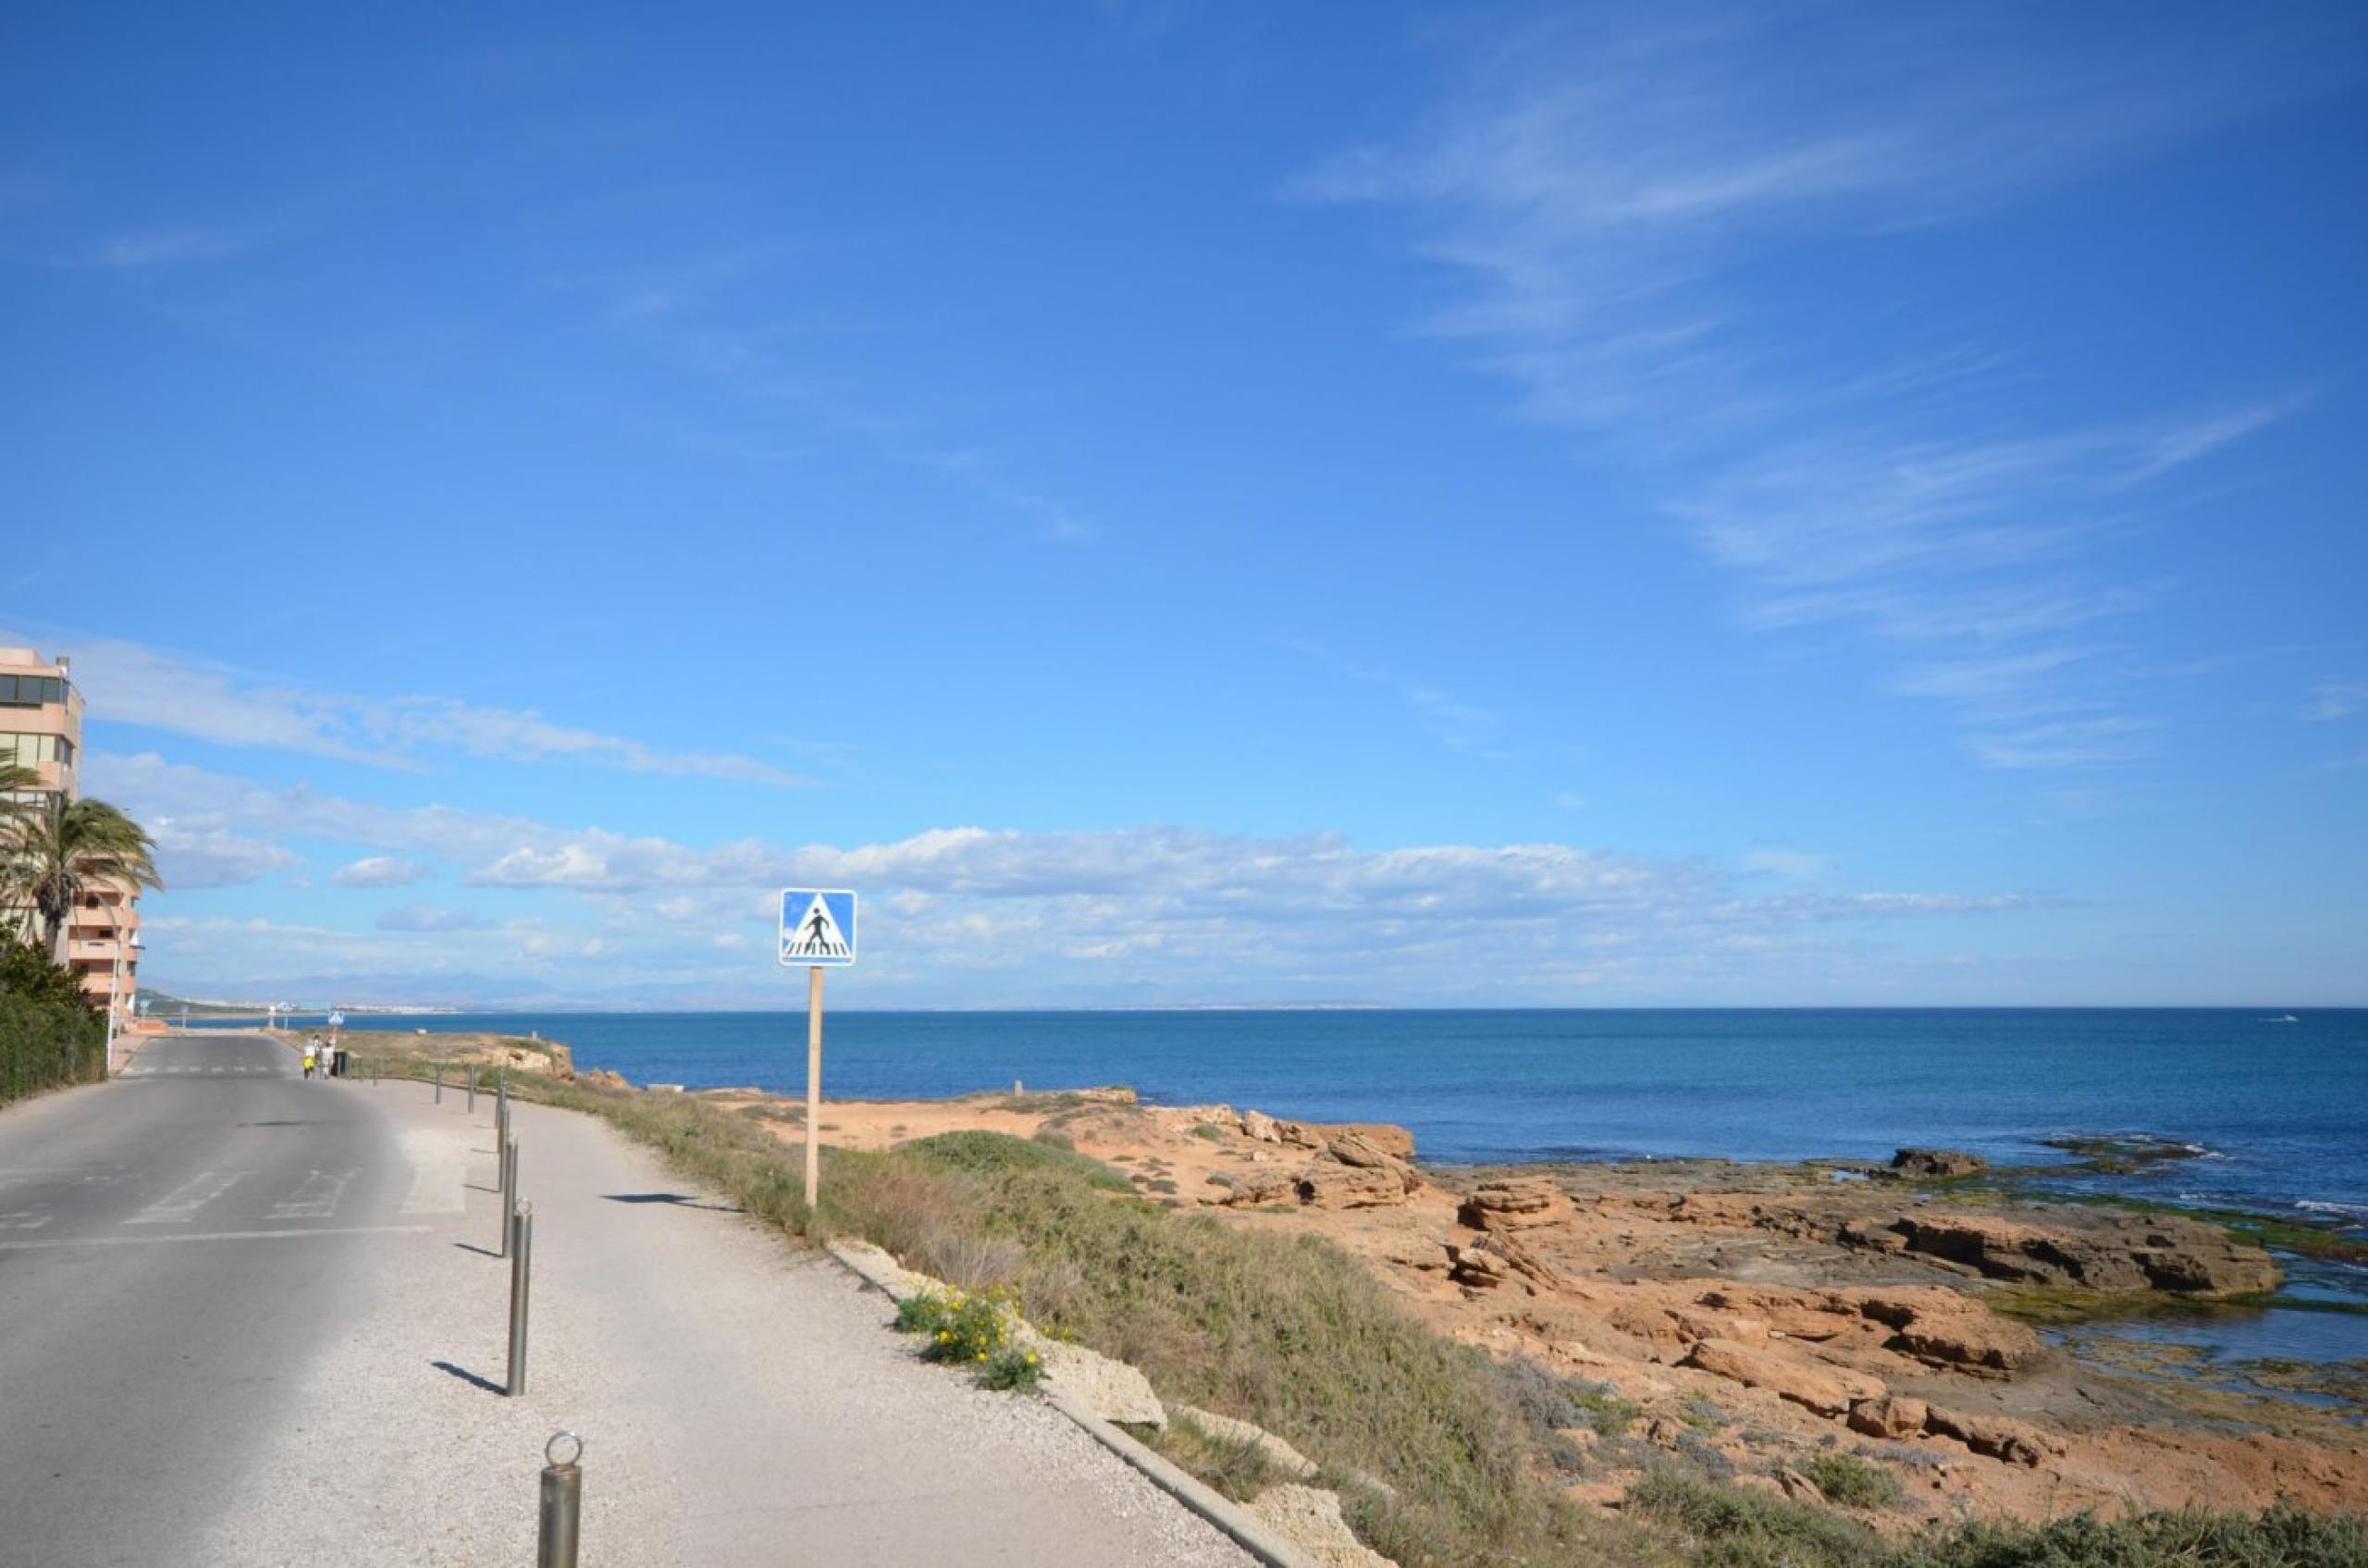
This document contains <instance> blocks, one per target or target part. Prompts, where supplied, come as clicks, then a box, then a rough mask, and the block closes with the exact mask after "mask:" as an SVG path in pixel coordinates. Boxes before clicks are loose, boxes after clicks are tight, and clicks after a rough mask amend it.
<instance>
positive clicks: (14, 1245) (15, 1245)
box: [0, 1225, 432, 1253]
mask: <svg viewBox="0 0 2368 1568" xmlns="http://www.w3.org/2000/svg"><path fill="white" fill-rule="evenodd" d="M431 1228H432V1227H429V1226H425V1225H316V1226H314V1227H313V1228H311V1229H309V1230H152V1231H150V1232H149V1233H147V1234H146V1235H144V1236H52V1237H44V1238H43V1239H42V1240H41V1241H0V1253H25V1252H31V1251H32V1250H33V1249H34V1248H36V1247H43V1248H46V1247H122V1246H129V1245H132V1244H134V1243H137V1242H143V1241H300V1240H302V1239H303V1238H306V1237H311V1236H416V1235H419V1234H421V1233H422V1232H424V1231H425V1230H428V1229H431Z"/></svg>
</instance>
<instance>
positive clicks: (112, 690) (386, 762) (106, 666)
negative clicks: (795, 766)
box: [0, 634, 812, 786]
mask: <svg viewBox="0 0 2368 1568" xmlns="http://www.w3.org/2000/svg"><path fill="white" fill-rule="evenodd" d="M0 640H14V639H13V635H12V634H0ZM23 640H27V641H30V640H31V639H23ZM43 640H44V641H45V642H47V641H55V640H56V639H55V638H51V639H43ZM68 640H69V641H70V643H71V647H70V649H69V651H70V652H71V654H72V656H73V659H74V675H75V679H76V681H77V682H78V683H79V684H80V685H81V686H82V688H83V690H84V691H85V692H86V693H88V694H89V696H90V698H91V702H92V709H93V712H96V713H100V714H104V715H105V718H106V720H107V722H112V723H124V724H133V725H138V726H141V727H142V728H146V729H154V730H163V731H166V732H168V733H170V734H174V735H189V736H191V737H193V738H195V739H198V740H204V741H210V742H214V743H216V744H218V745H224V746H236V747H255V748H259V749H263V750H272V751H291V752H301V753H304V754H307V755H310V756H316V757H329V758H335V759H339V760H342V761H348V762H360V763H364V764H367V765H369V766H372V767H378V768H393V769H400V770H403V771H407V772H422V771H425V766H426V764H425V760H424V759H423V754H425V753H433V752H435V751H437V750H439V749H441V750H450V751H458V752H461V753H463V754H465V755H467V756H471V757H489V758H500V759H506V760H510V761H519V762H571V761H572V762H581V763H586V764H589V765H593V766H597V767H604V768H615V769H620V770H623V771H624V772H635V773H662V774H671V775H675V776H681V777H690V778H709V779H722V780H726V781H730V782H733V783H739V784H770V785H777V786H789V785H797V784H809V783H811V782H812V781H811V780H809V779H808V778H806V777H804V776H802V775H800V774H797V773H793V772H789V771H787V770H786V769H783V768H778V767H775V766H774V765H772V764H771V763H769V762H764V761H760V760H759V759H756V758H753V757H744V756H740V755H738V754H736V753H733V752H721V751H673V750H668V749H666V748H663V747H653V746H650V745H648V744H647V743H645V742H642V741H638V740H635V739H632V738H630V737H627V736H623V735H608V734H604V733H602V732H600V731H597V730H589V729H583V728H578V727H576V726H573V725H568V724H561V723H559V722H554V721H552V720H550V719H548V718H545V717H544V716H543V715H542V714H540V713H538V712H536V711H534V710H531V709H524V710H521V709H505V708H491V707H484V706H480V705H477V704H474V703H468V702H463V701H462V700H460V699H458V698H449V697H393V698H364V697H355V696H351V695H346V694H339V693H329V692H320V691H314V690H308V689H305V688H303V687H302V686H298V685H292V684H290V683H286V682H281V681H276V680H274V679H272V678H270V677H267V676H260V675H256V674H253V673H250V672H246V671H241V670H238V669H234V668H232V667H230V666H228V665H222V664H216V663H213V662H210V661H201V660H195V659H190V658H186V657H183V656H181V655H178V654H174V653H169V652H166V651H165V650H163V649H160V648H151V647H148V646H146V645H144V644H141V643H134V642H124V641H119V640H116V639H111V638H87V637H86V638H72V639H68Z"/></svg>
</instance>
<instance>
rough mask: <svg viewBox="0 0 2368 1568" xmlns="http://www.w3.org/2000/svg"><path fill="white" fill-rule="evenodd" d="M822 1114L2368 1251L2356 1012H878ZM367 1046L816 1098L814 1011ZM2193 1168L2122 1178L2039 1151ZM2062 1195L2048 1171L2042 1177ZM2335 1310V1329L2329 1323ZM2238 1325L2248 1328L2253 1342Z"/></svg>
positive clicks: (2357, 1290)
mask: <svg viewBox="0 0 2368 1568" xmlns="http://www.w3.org/2000/svg"><path fill="white" fill-rule="evenodd" d="M826 1023H827V1039H826V1044H825V1060H824V1066H823V1093H824V1094H825V1096H826V1097H842V1098H857V1099H885V1098H905V1097H924V1096H939V1095H949V1094H959V1093H969V1092H972V1091H978V1090H990V1089H1008V1088H1009V1087H1010V1086H1011V1085H1012V1084H1013V1083H1015V1082H1018V1083H1023V1084H1024V1085H1025V1086H1026V1087H1027V1088H1029V1089H1031V1090H1036V1089H1043V1090H1051V1089H1067V1088H1080V1087H1086V1086H1090V1085H1099V1084H1115V1083H1123V1084H1128V1085H1130V1086H1132V1087H1133V1088H1134V1089H1135V1090H1136V1091H1137V1092H1138V1093H1140V1094H1141V1096H1142V1097H1143V1098H1144V1099H1145V1100H1147V1101H1150V1102H1153V1103H1155V1104H1166V1105H1203V1104H1211V1103H1224V1104H1227V1105H1233V1106H1236V1107H1238V1108H1239V1107H1255V1108H1257V1109H1259V1110H1262V1111H1265V1112H1267V1113H1269V1114H1270V1115H1274V1116H1279V1117H1295V1118H1300V1119H1304V1120H1320V1121H1388V1122H1396V1123H1399V1124H1400V1125H1401V1126H1404V1127H1406V1128H1408V1129H1410V1130H1412V1132H1413V1134H1414V1139H1415V1145H1416V1147H1417V1149H1418V1150H1419V1151H1420V1152H1421V1154H1422V1156H1423V1157H1424V1158H1425V1159H1426V1160H1430V1161H1435V1162H1442V1163H1456V1164H1468V1163H1488V1164H1494V1163H1509V1162H1520V1161H1538V1160H1644V1159H1679V1158H1696V1157H1711V1158H1727V1159H1735V1160H1802V1159H1841V1160H1858V1161H1883V1160H1888V1159H1889V1157H1890V1156H1891V1154H1892V1152H1893V1150H1894V1149H1896V1148H1899V1147H1901V1146H1903V1145H1908V1144H1921V1145H1932V1146H1938V1147H1944V1148H1955V1149H1968V1150H1971V1151H1973V1152H1974V1153H1977V1154H1982V1155H1984V1156H1986V1157H1987V1158H1989V1159H1990V1160H1991V1161H1992V1163H1993V1164H1999V1165H2012V1166H2026V1167H2029V1166H2040V1167H2049V1166H2053V1167H2067V1168H2066V1169H2065V1170H2064V1173H2063V1175H2062V1177H2061V1179H2060V1185H2062V1186H2064V1187H2066V1189H2067V1190H2077V1191H2088V1192H2091V1193H2120V1194H2125V1195H2128V1196H2130V1197H2140V1198H2148V1199H2154V1200H2159V1201H2164V1202H2168V1203H2173V1204H2188V1205H2194V1206H2201V1207H2220V1208H2238V1209H2245V1210H2251V1211H2254V1212H2258V1213H2261V1214H2263V1215H2267V1216H2274V1217H2276V1218H2279V1219H2283V1220H2288V1221H2294V1220H2302V1221H2307V1222H2310V1223H2313V1224H2318V1225H2323V1226H2325V1227H2326V1228H2329V1229H2332V1230H2336V1231H2337V1232H2339V1233H2343V1234H2346V1235H2348V1236H2349V1237H2352V1238H2355V1239H2362V1240H2368V1009H2343V1010H2320V1009H2300V1008H2297V1009H2294V1010H2292V1011H2288V1010H2286V1009H2284V1008H2260V1007H2254V1008H2225V1009H2190V1008H2179V1009H2152V1008H2081V1009H2062V1008H2045V1009H2024V1008H2012V1009H2008V1008H1919V1009H1861V1008H1852V1009H1834V1010H1816V1009H1769V1010H1742V1009H1737V1010H1727V1009H1715V1010H1714V1009H1636V1010H1622V1009H1584V1010H1579V1009H1571V1010H1537V1011H1531V1010H1512V1009H1505V1010H1471V1011H1385V1010H1375V1009H1363V1008H1340V1009H1289V1010H1284V1009H1276V1010H1236V1009H1192V1010H1162V1011H1065V1012H884V1011H882V1012H872V1011H862V1010H857V1009H853V1008H850V1009H846V1010H844V1011H838V1012H833V1013H832V1014H830V1015H829V1016H828V1018H827V1019H826ZM349 1024H350V1026H351V1027H356V1028H374V1029H400V1030H411V1029H426V1030H430V1031H445V1030H498V1031H507V1032H511V1033H525V1032H528V1031H536V1032H539V1033H541V1034H542V1035H544V1036H545V1037H547V1038H549V1039H554V1040H560V1041H564V1042H565V1043H567V1044H568V1045H569V1046H571V1047H572V1048H573V1052H574V1056H575V1061H576V1065H577V1066H578V1068H613V1069H615V1070H616V1071H618V1072H622V1073H623V1074H624V1075H625V1076H626V1077H627V1078H629V1079H631V1080H633V1081H635V1083H650V1082H661V1083H681V1084H685V1085H686V1086H688V1087H691V1088H709V1087H722V1086H726V1085H751V1086H755V1087H758V1088H761V1089H766V1090H771V1091H774V1092H778V1093H803V1091H804V1086H805V1072H806V1017H805V1014H804V1012H803V1011H802V1010H794V1011H785V1012H762V1013H590V1012H566V1011H560V1010H551V1011H545V1012H533V1011H526V1012H514V1013H509V1012H505V1013H436V1014H424V1015H417V1016H412V1015H385V1014H367V1015H364V1014H356V1015H353V1016H352V1017H351V1018H350V1019H349ZM2096 1135H2111V1136H2115V1137H2128V1138H2143V1139H2151V1140H2159V1141H2162V1142H2166V1143H2170V1144H2175V1145H2183V1146H2185V1147H2186V1148H2188V1149H2189V1150H2191V1151H2192V1153H2191V1154H2190V1155H2189V1157H2184V1158H2178V1159H2171V1160H2164V1161H2160V1162H2156V1163H2152V1164H2150V1165H2148V1166H2146V1167H2144V1168H2142V1169H2141V1170H2140V1171H2139V1172H2137V1173H2135V1174H2132V1175H2128V1176H2122V1177H2100V1176H2093V1175H2089V1174H2086V1173H2082V1172H2077V1171H2073V1170H2071V1169H2069V1168H2068V1167H2070V1166H2071V1165H2072V1164H2073V1163H2074V1162H2073V1156H2071V1155H2069V1154H2065V1153H2063V1152H2062V1151H2060V1150H2058V1149H2055V1148H2054V1147H2052V1146H2051V1145H2050V1142H2049V1141H2050V1140H2052V1139H2060V1138H2065V1137H2068V1136H2096ZM2042 1180H2044V1179H2042ZM2288 1266H2289V1272H2290V1273H2291V1274H2292V1276H2293V1278H2292V1283H2291V1284H2290V1286H2289V1288H2288V1292H2287V1295H2288V1298H2289V1299H2290V1302H2291V1303H2292V1305H2291V1307H2289V1308H2287V1309H2279V1310H2273V1311H2270V1312H2266V1313H2254V1314H2251V1315H2247V1316H2245V1317H2244V1318H2243V1319H2242V1321H2241V1322H2238V1321H2237V1320H2227V1321H2221V1322H2216V1323H2214V1324H2210V1325H2205V1326H2203V1327H2196V1326H2193V1325H2189V1326H2188V1327H2185V1328H2182V1327H2181V1326H2180V1325H2178V1324H2165V1325H2163V1326H2161V1333H2162V1335H2163V1336H2164V1337H2165V1338H2167V1339H2169V1340H2173V1341H2175V1342H2176V1341H2177V1339H2178V1337H2179V1335H2180V1334H2181V1333H2183V1332H2184V1333H2189V1334H2200V1335H2201V1336H2202V1337H2203V1340H2204V1341H2208V1343H2209V1344H2210V1346H2211V1347H2212V1348H2214V1350H2215V1351H2217V1352H2219V1353H2222V1354H2226V1355H2237V1354H2245V1355H2255V1356H2267V1355H2287V1356H2295V1357H2299V1358H2304V1359H2312V1360H2324V1359H2347V1358H2357V1357H2368V1315H2361V1313H2359V1312H2353V1311H2347V1310H2343V1309H2345V1308H2348V1307H2357V1308H2360V1309H2362V1311H2368V1270H2362V1269H2361V1268H2358V1267H2355V1266H2349V1265H2343V1264H2336V1263H2320V1262H2311V1261H2307V1260H2299V1259H2296V1260H2288ZM2320 1307H2326V1308H2334V1309H2336V1310H2333V1311H2322V1310H2312V1309H2313V1308H2320ZM2246 1325H2250V1326H2251V1327H2250V1328H2247V1327H2246Z"/></svg>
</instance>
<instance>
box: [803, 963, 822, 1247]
mask: <svg viewBox="0 0 2368 1568" xmlns="http://www.w3.org/2000/svg"><path fill="white" fill-rule="evenodd" d="M821 1135H822V966H821V965H820V964H816V965H813V966H812V967H811V968H809V969H807V971H806V1206H807V1207H808V1209H811V1208H812V1207H813V1206H814V1194H815V1192H816V1191H817V1190H818V1189H819V1188H820V1186H821V1185H822V1146H821V1144H820V1142H817V1140H819V1139H820V1137H821Z"/></svg>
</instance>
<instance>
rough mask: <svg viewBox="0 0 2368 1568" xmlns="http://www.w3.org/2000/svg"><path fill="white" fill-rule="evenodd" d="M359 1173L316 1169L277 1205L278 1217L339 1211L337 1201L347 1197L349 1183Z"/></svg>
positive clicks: (315, 1216) (275, 1215) (322, 1215)
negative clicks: (346, 1190)
mask: <svg viewBox="0 0 2368 1568" xmlns="http://www.w3.org/2000/svg"><path fill="white" fill-rule="evenodd" d="M356 1174H357V1173H356V1172H355V1171H353V1170H352V1169H351V1168H350V1167H349V1168H348V1169H345V1170H316V1171H314V1172H313V1174H312V1175H310V1176H308V1177H306V1178H305V1179H304V1183H303V1185H302V1186H301V1187H299V1188H297V1189H296V1191H293V1192H290V1194H288V1196H287V1197H285V1198H282V1199H281V1200H280V1201H279V1202H278V1203H277V1204H273V1205H272V1208H271V1217H272V1218H274V1219H327V1218H328V1217H329V1216H331V1215H333V1214H335V1213H337V1202H338V1200H339V1198H341V1197H343V1196H345V1184H346V1183H347V1182H349V1181H351V1180H352V1179H353V1178H354V1176H355V1175H356Z"/></svg>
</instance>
